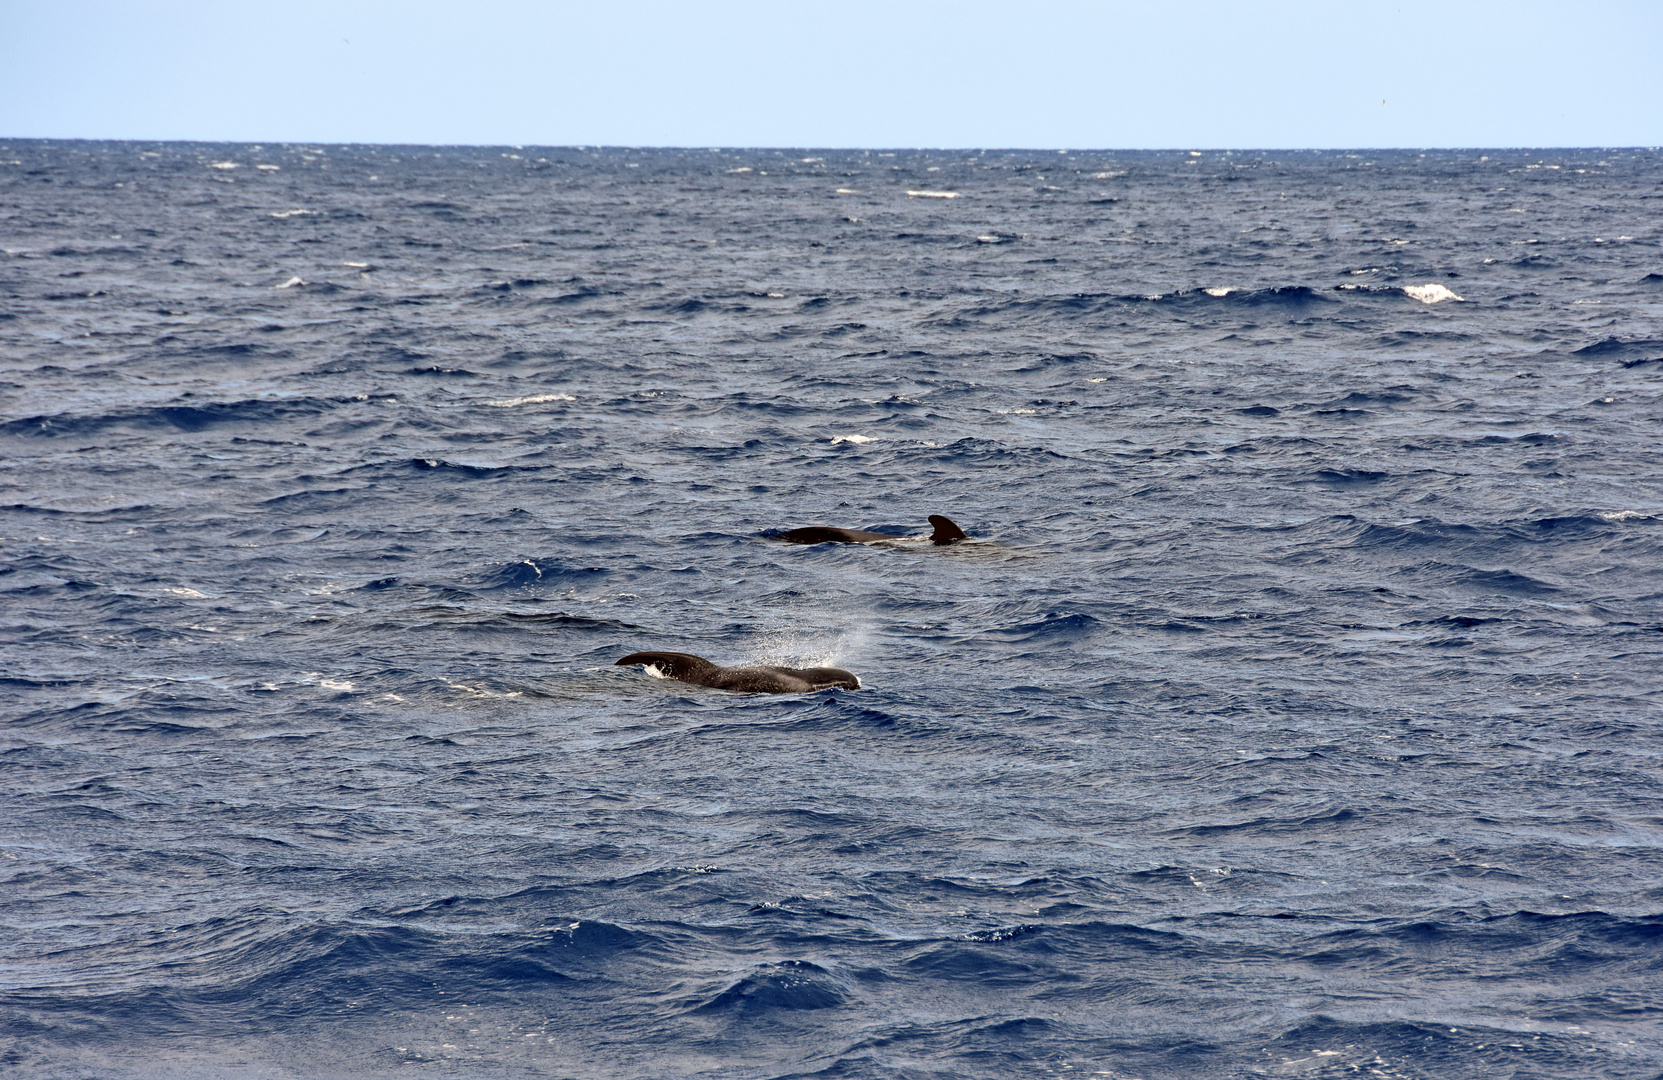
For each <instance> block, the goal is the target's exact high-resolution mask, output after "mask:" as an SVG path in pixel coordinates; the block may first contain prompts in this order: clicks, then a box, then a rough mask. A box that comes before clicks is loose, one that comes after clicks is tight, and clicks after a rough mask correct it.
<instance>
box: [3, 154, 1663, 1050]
mask: <svg viewBox="0 0 1663 1080" xmlns="http://www.w3.org/2000/svg"><path fill="white" fill-rule="evenodd" d="M0 162H3V163H4V164H0V240H3V244H0V246H3V248H4V252H5V255H4V259H3V260H0V298H3V299H0V342H3V371H0V460H3V463H4V466H3V469H0V659H3V661H4V671H3V683H0V685H3V686H4V690H3V692H0V724H3V727H0V797H3V802H0V901H3V902H0V1066H3V1071H4V1072H5V1073H6V1074H7V1075H9V1076H18V1077H27V1078H38V1077H60V1076H62V1077H88V1078H90V1077H100V1078H125V1077H163V1076H166V1077H192V1078H196V1077H202V1078H206V1077H214V1078H218V1077H235V1078H242V1077H249V1078H253V1077H371V1076H388V1075H395V1074H396V1075H399V1076H415V1077H425V1076H431V1077H496V1076H505V1077H507V1076H547V1077H581V1078H613V1077H620V1078H621V1077H630V1078H656V1077H709V1078H715V1077H721V1078H766V1077H784V1076H810V1075H813V1076H823V1077H848V1078H853V1077H873V1078H877V1077H885V1078H888V1077H913V1078H938V1077H939V1078H947V1077H988V1078H996V1077H1000V1078H1002V1077H1012V1076H1040V1075H1045V1076H1063V1075H1075V1076H1093V1077H1108V1078H1117V1080H1130V1078H1134V1077H1136V1078H1142V1080H1155V1078H1168V1077H1248V1076H1272V1077H1327V1076H1353V1075H1357V1076H1384V1077H1424V1078H1440V1080H1442V1078H1452V1077H1475V1078H1476V1077H1486V1078H1487V1077H1570V1076H1578V1077H1612V1078H1615V1077H1634V1078H1651V1077H1657V1076H1659V1075H1660V1074H1663V1025H1660V1021H1663V776H1660V773H1659V764H1660V755H1663V714H1660V711H1659V705H1660V703H1663V698H1660V694H1663V602H1660V601H1663V562H1660V558H1659V556H1660V554H1663V550H1660V548H1663V544H1660V541H1663V523H1660V519H1663V467H1660V463H1659V461H1660V459H1659V439H1660V435H1663V427H1660V423H1663V393H1660V390H1663V382H1660V380H1663V214H1660V211H1663V201H1660V200H1663V155H1660V154H1659V153H1658V152H1655V151H1566V152H1546V151H1531V152H1513V151H1491V152H1487V153H1485V154H1480V153H1478V152H1459V153H1455V152H1448V153H1445V152H1440V153H1428V154H1418V153H1403V152H1391V153H1354V154H1353V153H1322V154H1317V153H1240V152H1238V153H1235V154H1222V153H1210V152H1209V153H1204V154H1200V155H1198V156H1197V155H1192V154H1189V153H1187V152H1185V153H1085V152H1074V153H1068V154H1057V153H1043V154H1042V153H1005V152H985V153H975V152H970V153H966V152H933V153H917V152H898V153H894V154H889V153H882V154H880V153H876V152H871V153H867V152H852V153H851V152H813V153H810V152H797V153H781V152H773V151H766V152H764V151H721V152H715V151H702V150H701V151H684V152H668V151H624V150H614V149H609V150H578V149H565V150H547V149H530V148H527V149H519V148H512V149H510V148H492V149H435V148H429V147H399V148H389V147H383V148H379V149H371V148H362V147H301V146H262V147H255V146H241V145H239V146H229V145H212V146H210V145H185V144H144V145H140V144H89V143H44V142H24V141H16V140H14V141H11V142H9V143H0ZM233 166H234V167H233ZM840 189H841V190H840ZM909 191H912V192H933V193H936V194H937V195H941V194H945V193H956V195H957V197H956V198H945V197H932V196H931V195H928V194H920V195H909V194H908V192H909ZM296 279H298V280H296ZM1429 286H1437V287H1438V288H1428V287H1429ZM1417 296H1418V298H1417ZM1428 301H1433V302H1428ZM932 513H944V514H947V515H948V516H950V517H952V518H953V519H955V520H956V521H957V522H958V523H959V524H961V525H963V526H964V527H965V528H966V529H967V530H968V531H969V533H970V534H971V535H972V537H974V538H975V542H973V543H967V544H961V545H958V546H956V547H951V548H935V547H933V546H931V545H928V544H924V545H893V546H888V547H858V546H855V547H849V546H835V545H826V546H817V547H793V546H789V545H785V544H782V543H779V542H778V541H775V540H771V539H769V537H768V535H767V533H768V531H769V530H776V529H784V528H792V527H796V526H802V525H815V524H824V525H838V526H844V527H852V528H863V529H877V530H880V531H891V532H896V533H911V534H918V533H922V532H926V531H927V529H928V527H927V526H926V525H925V524H924V519H925V517H926V516H927V515H929V514H932ZM641 649H672V650H679V651H686V652H694V653H699V654H701V655H704V656H707V657H710V658H711V659H713V660H716V661H718V662H720V663H726V664H738V663H746V662H762V663H777V664H787V665H791V666H807V665H810V664H833V665H837V666H841V667H846V668H849V669H851V670H853V671H855V672H856V673H857V674H859V675H860V677H861V679H862V680H863V682H864V688H863V689H861V690H859V691H853V692H850V691H838V690H833V691H825V692H820V693H814V694H808V695H803V696H783V697H777V696H763V695H734V694H727V693H723V692H719V691H713V690H705V689H700V688H697V687H692V686H688V685H686V684H682V683H677V682H673V681H668V680H661V679H654V678H651V677H650V676H649V675H647V674H646V673H644V672H643V671H642V670H641V669H639V668H627V669H626V668H618V667H615V666H613V661H614V660H615V659H617V658H618V657H620V656H622V655H624V654H626V653H628V652H632V651H636V650H641Z"/></svg>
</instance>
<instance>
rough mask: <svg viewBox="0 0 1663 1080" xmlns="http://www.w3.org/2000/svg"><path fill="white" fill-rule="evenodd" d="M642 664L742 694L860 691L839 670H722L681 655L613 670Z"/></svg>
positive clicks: (643, 656)
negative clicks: (829, 688) (837, 688)
mask: <svg viewBox="0 0 1663 1080" xmlns="http://www.w3.org/2000/svg"><path fill="white" fill-rule="evenodd" d="M630 664H645V665H647V666H648V667H652V668H656V669H658V671H659V672H660V673H661V674H663V675H666V676H668V677H670V678H672V679H680V680H681V681H682V682H687V683H693V684H694V685H696V686H714V687H715V688H716V689H718V690H737V691H738V692H740V693H742V694H806V693H808V692H809V691H810V690H824V689H826V688H828V687H832V686H841V687H842V688H843V689H845V690H859V689H860V680H859V679H857V678H855V677H854V676H853V675H851V674H850V673H849V672H847V671H844V670H843V669H842V668H835V667H816V668H786V667H722V666H720V665H718V664H713V663H711V662H710V661H709V660H706V659H705V658H704V657H702V656H693V655H692V654H690V653H683V652H638V653H630V654H629V655H628V656H626V657H624V658H623V659H622V660H620V661H618V663H617V664H616V665H614V666H615V667H627V666H629V665H630Z"/></svg>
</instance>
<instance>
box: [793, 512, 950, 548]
mask: <svg viewBox="0 0 1663 1080" xmlns="http://www.w3.org/2000/svg"><path fill="white" fill-rule="evenodd" d="M930 524H931V525H932V526H934V527H935V532H933V533H931V534H930V542H931V543H935V544H956V543H958V542H959V541H960V540H968V539H969V537H967V536H966V535H965V534H964V530H963V529H961V528H959V527H958V526H957V525H955V524H953V523H952V521H950V520H949V519H947V518H944V517H942V516H941V515H940V514H931V515H930ZM779 539H781V540H784V541H785V542H786V543H788V544H870V543H873V542H875V541H879V540H907V539H910V537H905V536H891V535H890V534H888V533H875V532H863V531H861V530H860V529H837V528H833V527H832V526H830V525H809V526H807V527H805V528H801V529H792V530H791V531H790V532H783V533H780V534H779Z"/></svg>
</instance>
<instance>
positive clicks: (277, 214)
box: [271, 210, 317, 218]
mask: <svg viewBox="0 0 1663 1080" xmlns="http://www.w3.org/2000/svg"><path fill="white" fill-rule="evenodd" d="M316 213H317V211H316V210H273V211H272V212H271V216H272V217H274V218H291V217H311V216H313V215H314V214H316Z"/></svg>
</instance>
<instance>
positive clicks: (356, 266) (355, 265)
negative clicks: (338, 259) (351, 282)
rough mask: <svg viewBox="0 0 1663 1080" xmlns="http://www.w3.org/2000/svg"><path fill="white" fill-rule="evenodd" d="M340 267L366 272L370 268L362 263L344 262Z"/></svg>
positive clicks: (367, 264)
mask: <svg viewBox="0 0 1663 1080" xmlns="http://www.w3.org/2000/svg"><path fill="white" fill-rule="evenodd" d="M341 265H342V266H350V267H352V268H354V269H356V270H368V269H369V267H370V264H369V263H363V262H344V263H342V264H341Z"/></svg>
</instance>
